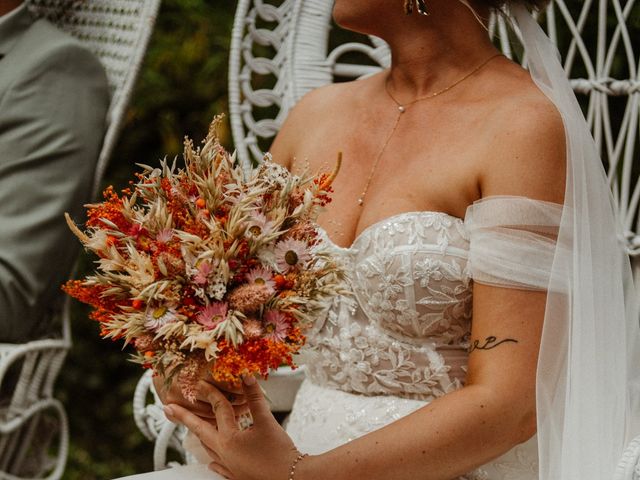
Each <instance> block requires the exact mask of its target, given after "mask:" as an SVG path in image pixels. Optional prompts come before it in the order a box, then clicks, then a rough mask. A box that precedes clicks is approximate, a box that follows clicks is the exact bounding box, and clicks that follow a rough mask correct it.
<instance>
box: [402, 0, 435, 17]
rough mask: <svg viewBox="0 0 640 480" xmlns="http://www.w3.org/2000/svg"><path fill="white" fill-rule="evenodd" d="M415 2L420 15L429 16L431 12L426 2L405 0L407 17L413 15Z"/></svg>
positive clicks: (422, 0) (423, 0)
mask: <svg viewBox="0 0 640 480" xmlns="http://www.w3.org/2000/svg"><path fill="white" fill-rule="evenodd" d="M414 2H415V4H416V8H417V10H418V13H419V14H420V15H425V16H427V15H429V12H428V11H427V2H426V1H425V0H404V13H405V14H406V15H411V14H412V13H413V3H414Z"/></svg>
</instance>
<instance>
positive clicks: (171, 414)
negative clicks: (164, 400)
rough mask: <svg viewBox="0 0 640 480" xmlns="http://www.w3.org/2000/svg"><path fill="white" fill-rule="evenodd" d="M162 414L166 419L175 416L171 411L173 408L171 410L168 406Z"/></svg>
mask: <svg viewBox="0 0 640 480" xmlns="http://www.w3.org/2000/svg"><path fill="white" fill-rule="evenodd" d="M164 414H165V415H166V416H167V417H173V416H174V415H175V412H174V411H173V408H171V407H170V406H169V405H165V407H164Z"/></svg>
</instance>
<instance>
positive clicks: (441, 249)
mask: <svg viewBox="0 0 640 480" xmlns="http://www.w3.org/2000/svg"><path fill="white" fill-rule="evenodd" d="M542 3H544V2H542V1H526V2H525V1H524V0H521V1H518V0H513V1H500V0H469V1H468V2H467V1H466V0H456V1H452V0H429V1H428V2H425V1H422V0H415V1H414V0H407V1H403V0H393V1H392V0H337V1H336V3H335V9H334V17H335V20H336V22H337V23H338V24H340V25H341V26H343V27H344V28H347V29H349V30H353V31H356V32H360V33H364V34H368V35H376V36H378V37H381V38H383V39H384V40H385V41H386V42H387V43H388V44H389V45H390V47H391V51H392V59H393V60H392V66H391V69H390V70H388V71H384V72H381V73H380V74H377V75H374V76H371V77H369V78H366V79H363V80H359V81H357V82H352V83H343V84H336V85H332V86H328V87H325V88H322V89H319V90H316V91H314V92H312V93H311V94H309V95H307V96H306V97H305V98H304V99H303V100H302V101H301V102H300V103H299V104H298V105H297V106H296V107H295V109H294V110H293V111H292V112H291V114H290V116H289V118H288V120H287V122H286V123H285V125H284V126H283V128H282V130H281V132H280V134H279V136H278V138H277V139H276V141H275V143H274V145H273V147H272V154H273V157H274V159H275V160H276V161H279V162H281V163H283V164H284V165H286V166H287V167H288V168H290V169H291V170H292V171H294V172H297V171H300V170H302V169H304V168H307V169H310V170H311V171H318V170H321V169H322V168H326V167H327V165H326V164H325V162H326V159H327V158H330V157H331V156H332V155H333V153H332V152H337V151H343V152H344V158H345V161H344V164H343V169H342V172H341V174H340V175H339V176H338V178H337V180H336V182H335V192H336V193H335V195H334V201H333V203H331V204H330V205H329V206H328V208H327V210H326V212H325V213H324V214H323V216H322V217H321V218H320V223H321V226H322V234H323V237H324V241H326V242H327V243H328V245H330V247H331V248H332V249H333V251H334V252H335V255H336V256H338V257H340V258H341V259H343V261H344V263H345V265H346V266H347V267H348V270H349V272H350V281H349V287H350V289H351V290H352V292H353V296H352V297H344V298H336V299H335V301H334V303H333V304H332V305H331V306H328V314H327V315H326V317H324V318H318V319H317V323H316V325H315V326H314V327H313V328H312V330H311V331H310V332H309V333H308V347H307V349H306V350H307V351H306V353H305V359H306V360H305V363H306V365H307V371H308V375H307V379H306V380H305V382H304V383H303V385H302V387H301V389H300V391H299V393H298V396H297V399H296V402H295V405H294V407H293V411H292V413H291V416H290V418H289V421H288V424H287V429H286V431H285V430H283V429H282V428H281V427H280V426H279V425H278V424H277V423H276V422H275V420H274V419H273V417H272V416H271V414H270V412H269V408H268V405H267V403H266V401H265V399H264V398H263V396H262V394H261V392H260V389H259V388H258V387H257V385H256V383H255V379H253V378H246V379H245V384H244V386H243V388H242V390H239V391H225V389H224V388H223V386H218V387H219V388H216V386H214V385H212V384H210V383H208V382H206V381H202V382H201V384H200V392H199V401H198V402H197V403H196V404H194V405H191V404H189V403H188V402H186V401H185V400H184V399H182V398H180V397H179V393H178V392H179V390H178V389H177V388H172V389H170V390H169V391H163V390H162V389H159V391H160V393H161V394H162V395H163V396H164V401H165V403H166V404H167V407H166V414H167V416H168V417H169V419H171V420H172V421H175V422H180V423H184V424H185V425H186V426H187V427H188V428H189V429H190V430H191V431H192V432H193V433H194V434H195V435H196V436H197V437H198V439H199V440H200V442H201V444H202V447H203V448H204V450H205V451H206V452H207V456H208V459H207V460H208V462H210V463H209V465H208V469H209V470H207V467H205V466H196V467H184V468H182V469H177V470H175V469H172V470H170V471H165V472H155V473H151V474H148V476H147V475H143V476H142V477H143V478H152V479H163V478H167V479H168V478H182V479H190V480H191V479H193V480H196V479H203V480H204V479H216V478H219V477H218V476H217V475H216V473H213V472H217V474H219V475H222V476H224V477H226V478H232V479H236V480H244V479H247V480H249V479H265V480H266V479H274V480H277V479H283V480H285V479H290V480H292V479H295V480H310V479H329V478H331V479H350V480H357V479H372V480H373V479H416V478H420V479H424V480H428V479H433V480H445V479H453V478H461V479H468V480H471V479H487V480H489V479H490V480H507V479H510V480H528V479H531V480H533V479H541V480H542V479H544V480H559V479H562V480H567V479H570V480H574V479H575V480H577V479H580V480H585V479H588V480H591V479H593V480H595V479H598V480H604V479H609V478H612V476H613V473H614V469H615V466H616V464H617V462H618V460H619V459H620V457H621V455H622V451H623V449H624V447H625V446H626V444H627V443H628V441H629V440H630V439H631V438H632V435H633V434H637V432H638V430H637V425H632V420H631V415H630V413H629V412H631V411H632V408H634V407H633V405H631V401H633V399H634V398H637V396H635V397H634V396H633V395H632V393H630V389H631V387H630V385H632V382H633V380H634V378H635V377H636V376H637V372H633V371H631V370H630V369H628V368H627V362H628V361H630V359H632V358H637V357H634V355H636V354H637V350H636V347H637V333H638V332H637V325H636V324H634V322H632V321H628V322H627V321H626V320H625V319H626V318H633V311H632V310H631V308H632V307H633V306H632V305H630V301H629V298H630V297H629V298H626V299H625V298H624V290H623V288H624V287H631V286H632V283H631V282H630V277H629V275H630V273H629V265H628V261H627V260H626V258H625V257H624V255H623V253H622V251H621V249H620V248H619V245H618V243H617V239H616V232H617V223H616V220H615V218H614V216H613V214H612V213H611V212H612V209H611V203H610V202H611V200H610V197H609V193H608V187H607V184H606V182H605V180H604V176H603V173H602V167H601V166H600V163H599V159H598V158H597V153H596V151H595V147H594V146H593V143H592V141H591V140H590V139H589V138H588V133H587V128H586V125H585V124H584V121H583V119H582V117H581V115H580V113H579V109H578V106H577V103H576V102H575V98H574V97H573V95H572V93H571V92H570V88H569V87H568V84H567V81H566V79H565V78H564V74H563V72H562V71H561V67H560V66H559V63H558V62H557V59H556V57H555V54H554V51H553V50H552V48H551V47H550V45H549V43H548V42H547V39H546V37H544V35H543V34H542V32H541V30H539V29H538V27H537V25H535V23H534V21H533V19H532V17H531V16H530V14H529V13H528V12H527V10H526V9H525V7H541V6H542V5H541V4H542ZM491 8H500V9H507V10H508V11H511V12H512V14H513V16H514V19H515V20H516V21H517V23H518V26H519V28H520V30H521V31H522V33H523V37H524V43H525V47H526V50H527V54H528V55H529V58H530V67H531V74H530V73H529V72H528V71H526V70H524V69H522V68H521V67H520V66H518V65H516V64H515V63H513V62H511V61H509V60H508V59H506V58H505V57H503V56H501V55H499V54H498V52H497V50H496V49H495V47H494V46H493V45H492V43H491V42H490V40H489V39H488V35H487V32H486V29H485V26H484V25H485V24H486V19H487V18H488V17H489V14H490V9H491ZM532 76H533V79H532ZM534 80H535V81H534ZM586 186H589V189H588V190H587V189H586V188H585V187H586ZM625 300H626V304H625ZM625 308H627V309H628V310H627V312H625ZM625 315H627V316H625ZM633 325H636V326H635V327H634V326H633ZM543 327H544V328H543ZM625 342H626V343H625ZM160 383H161V382H160V381H159V382H158V385H159V384H160ZM227 390H229V389H227ZM636 407H637V405H636ZM246 408H248V409H250V411H251V413H252V415H253V419H254V424H253V426H252V427H251V428H249V429H247V430H244V431H240V430H239V428H238V426H237V423H236V420H235V418H236V415H237V414H238V413H239V412H241V411H242V410H243V409H246ZM301 452H303V453H304V454H303V453H301Z"/></svg>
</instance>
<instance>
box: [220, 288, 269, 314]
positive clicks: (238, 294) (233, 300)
mask: <svg viewBox="0 0 640 480" xmlns="http://www.w3.org/2000/svg"><path fill="white" fill-rule="evenodd" d="M272 295H273V289H272V288H270V287H268V286H267V285H258V284H250V285H241V286H239V287H238V288H236V289H235V290H233V291H232V292H231V293H230V294H229V297H228V300H229V305H231V308H233V309H234V310H239V311H240V312H242V313H244V314H248V313H253V312H256V311H257V310H259V309H260V307H262V306H263V305H264V304H265V303H266V301H267V300H269V298H271V296H272Z"/></svg>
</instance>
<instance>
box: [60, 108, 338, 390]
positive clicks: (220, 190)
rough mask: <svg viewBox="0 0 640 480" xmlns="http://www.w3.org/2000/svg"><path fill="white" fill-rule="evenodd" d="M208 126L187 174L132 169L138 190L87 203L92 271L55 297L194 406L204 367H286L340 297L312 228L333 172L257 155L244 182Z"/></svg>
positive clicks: (219, 370)
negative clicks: (293, 168) (70, 302)
mask: <svg viewBox="0 0 640 480" xmlns="http://www.w3.org/2000/svg"><path fill="white" fill-rule="evenodd" d="M219 122H220V117H217V118H216V119H215V120H214V121H213V123H212V124H211V128H210V131H209V134H208V136H207V138H206V140H205V141H204V146H203V147H202V148H194V146H193V143H192V141H191V140H189V139H186V140H185V149H184V162H185V167H184V168H180V169H178V168H177V167H176V164H175V162H173V164H172V165H169V164H168V163H167V162H166V160H165V161H163V162H162V164H161V168H152V167H149V166H145V165H142V167H143V168H144V171H143V173H140V174H137V182H135V184H132V187H131V188H129V189H125V190H123V191H122V193H121V194H120V195H119V194H117V193H116V192H115V191H114V190H113V188H111V187H110V188H107V189H106V190H105V191H104V199H105V200H104V201H103V202H102V203H99V204H94V205H88V213H87V222H86V230H85V231H84V232H83V231H81V230H80V229H79V228H78V227H77V226H76V225H75V224H74V223H73V222H72V221H71V220H70V219H69V218H68V217H67V221H68V222H69V226H70V228H71V229H72V230H73V231H74V233H75V234H76V236H77V237H78V238H79V239H80V240H81V242H82V244H83V245H84V246H85V248H86V249H87V250H90V251H92V252H94V253H95V254H96V255H97V256H98V260H97V261H96V263H97V269H96V272H95V273H94V274H92V275H90V276H87V277H86V278H84V279H82V280H71V281H69V282H67V283H66V285H65V286H64V290H65V291H66V292H67V293H68V294H70V295H72V296H73V297H75V298H77V299H78V300H80V301H82V302H84V303H87V304H89V305H91V306H92V307H93V311H92V313H91V318H93V319H94V320H97V321H98V322H99V323H100V326H101V335H102V336H103V337H106V338H111V339H123V340H124V342H125V344H131V345H133V346H134V347H135V350H136V353H135V355H134V360H135V361H136V362H139V363H141V364H143V365H144V366H145V367H147V368H153V369H154V370H155V371H156V372H158V373H160V374H162V375H164V376H165V377H167V378H168V379H172V378H173V377H175V376H176V375H177V376H178V378H179V380H180V384H181V385H182V388H183V393H184V394H185V396H187V397H188V398H191V399H194V398H195V397H194V387H195V384H196V382H197V381H198V379H199V378H200V377H201V375H202V374H203V371H204V370H205V369H208V370H209V371H210V374H211V376H212V377H213V379H215V380H217V381H224V382H231V383H237V382H238V381H239V380H240V378H241V376H242V375H247V374H249V375H250V374H260V375H263V376H266V375H267V374H268V372H269V370H270V369H275V368H278V367H279V366H281V365H283V364H286V365H290V366H295V365H294V361H293V355H294V354H295V353H297V352H298V351H299V349H300V348H301V347H302V345H303V344H304V342H305V336H304V331H305V329H306V328H307V327H308V326H309V325H311V323H312V322H313V320H314V318H316V316H317V315H320V314H322V310H323V309H324V308H325V306H326V305H327V303H328V302H329V299H330V298H331V297H333V296H334V295H337V294H341V293H343V292H342V287H341V285H342V284H343V280H344V276H345V272H344V270H343V268H342V266H341V265H339V264H338V263H336V260H335V259H334V258H333V257H332V255H331V254H330V253H329V252H328V251H327V250H325V249H324V248H323V244H322V242H320V240H319V237H318V231H317V228H316V225H315V223H314V222H315V220H316V218H317V215H318V213H319V211H320V209H321V208H322V207H323V206H324V205H326V203H328V202H329V201H330V197H329V195H330V193H331V191H332V189H331V183H332V181H333V179H334V177H335V174H336V173H337V170H338V169H339V165H340V160H338V165H337V168H336V171H334V172H333V173H325V174H320V175H317V176H310V175H303V176H295V175H292V174H291V173H289V171H288V170H286V169H285V168H283V167H281V166H280V165H278V164H276V163H273V162H272V161H271V160H270V158H269V157H268V156H267V157H265V160H264V162H263V163H262V164H260V166H258V167H257V168H255V169H254V170H253V171H252V172H251V173H250V175H248V178H245V175H244V174H243V169H242V168H241V166H240V165H239V164H238V162H236V159H235V155H230V154H229V153H227V152H226V151H225V150H224V148H223V147H222V146H221V145H220V143H219V140H218V137H217V134H216V128H217V126H218V124H219Z"/></svg>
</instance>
